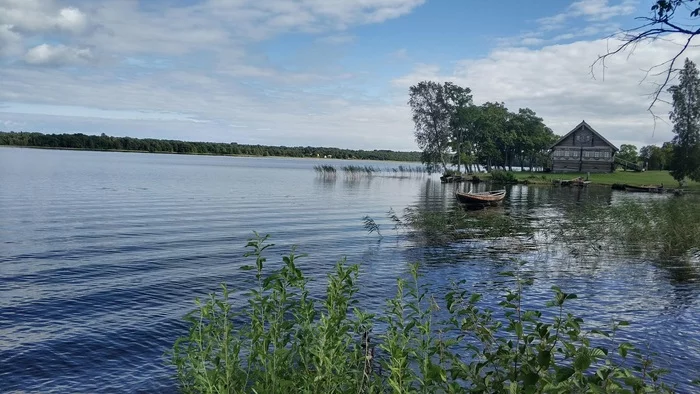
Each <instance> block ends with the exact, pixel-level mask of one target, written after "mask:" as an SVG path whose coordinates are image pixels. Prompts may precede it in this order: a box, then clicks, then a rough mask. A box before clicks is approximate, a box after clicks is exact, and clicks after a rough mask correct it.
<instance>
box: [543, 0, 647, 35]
mask: <svg viewBox="0 0 700 394" xmlns="http://www.w3.org/2000/svg"><path fill="white" fill-rule="evenodd" d="M636 5H637V1H636V0H623V1H621V2H619V3H616V4H610V1H609V0H578V1H575V2H573V3H571V5H570V6H569V7H568V8H567V10H566V11H565V12H562V13H560V14H556V15H553V16H548V17H545V18H540V19H539V20H538V23H539V24H540V25H541V27H542V29H543V30H554V29H558V28H561V27H563V26H564V25H565V23H566V22H567V21H568V20H570V19H573V18H584V19H585V20H587V21H592V22H601V21H606V20H609V19H611V18H614V17H616V16H621V15H630V14H632V13H634V12H635V10H636Z"/></svg>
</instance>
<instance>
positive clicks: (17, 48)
mask: <svg viewBox="0 0 700 394" xmlns="http://www.w3.org/2000/svg"><path fill="white" fill-rule="evenodd" d="M21 43H22V37H21V36H20V35H19V34H18V33H17V32H14V31H12V30H11V26H10V25H2V24H0V56H11V55H15V54H17V53H21V52H22V45H21Z"/></svg>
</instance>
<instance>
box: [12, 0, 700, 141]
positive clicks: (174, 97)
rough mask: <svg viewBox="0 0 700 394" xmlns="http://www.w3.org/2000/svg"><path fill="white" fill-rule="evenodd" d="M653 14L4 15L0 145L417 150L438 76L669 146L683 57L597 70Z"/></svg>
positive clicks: (149, 6)
mask: <svg viewBox="0 0 700 394" xmlns="http://www.w3.org/2000/svg"><path fill="white" fill-rule="evenodd" d="M652 3H653V1H652V0H580V1H563V0H537V1H532V2H530V1H522V0H502V1H476V0H141V1H137V0H0V130H5V131H9V130H15V131H19V130H25V131H41V132H46V133H54V132H59V133H62V132H82V133H86V134H100V133H107V134H109V135H119V136H133V137H153V138H174V139H184V140H196V141H217V142H231V141H236V142H239V143H261V144H275V145H277V144H280V145H315V146H337V147H343V148H361V149H395V150H414V149H416V145H415V143H414V140H413V124H412V122H411V117H410V112H409V109H408V107H407V105H406V102H407V100H408V93H407V92H408V87H409V86H411V85H412V84H414V83H416V82H418V81H420V80H424V79H436V80H440V81H453V82H455V83H458V84H461V85H463V86H468V87H470V88H471V89H472V90H473V93H474V98H475V101H476V102H477V103H482V102H485V101H502V102H504V103H505V104H506V106H507V107H509V108H510V109H511V110H517V109H518V108H520V107H529V108H531V109H533V110H534V111H536V112H537V113H538V114H539V115H540V116H542V117H543V118H544V120H545V122H546V123H547V125H548V126H550V127H551V128H553V129H554V131H555V132H556V133H558V134H564V133H566V132H568V131H569V130H570V128H572V127H573V126H575V125H576V124H577V123H579V122H580V121H581V120H583V119H585V120H586V121H587V122H588V123H589V124H591V125H592V126H593V127H594V128H596V129H597V130H598V131H600V132H601V133H603V134H604V135H605V136H606V137H608V139H609V140H611V141H612V142H613V143H615V144H617V145H620V144H623V143H634V144H636V145H645V144H650V143H657V144H659V143H661V142H663V141H667V140H669V139H670V138H671V137H672V134H671V133H670V125H669V124H668V123H667V122H668V121H667V118H668V116H667V114H668V110H669V108H668V106H667V105H664V104H659V105H657V106H656V107H655V112H656V114H657V115H659V116H661V118H662V119H661V120H658V121H656V123H655V122H654V118H653V117H652V115H650V114H649V113H648V112H647V111H646V109H647V106H648V105H649V103H650V97H649V96H648V95H649V93H651V92H652V91H653V90H654V85H653V83H654V82H655V81H654V78H653V77H651V78H647V79H644V77H645V75H646V71H645V70H648V69H649V68H650V67H652V66H654V65H655V64H658V63H660V62H662V61H664V60H667V59H668V58H669V57H670V56H671V55H672V54H673V51H674V50H677V49H678V45H677V44H676V43H674V42H672V41H656V42H655V43H652V44H649V45H641V46H638V47H637V48H636V49H635V51H634V52H633V53H631V54H629V53H626V54H624V55H621V56H617V57H616V58H614V59H612V60H610V61H609V62H608V63H607V64H606V66H607V67H606V69H605V72H604V73H603V69H602V68H600V67H598V68H594V69H593V71H594V72H593V74H592V73H591V68H590V66H591V64H592V63H593V62H594V61H595V60H596V58H597V56H598V55H599V54H603V53H605V51H606V49H607V48H610V47H614V46H615V45H616V42H615V41H612V40H609V39H606V37H607V36H609V35H610V34H611V33H613V32H615V31H617V30H619V29H620V28H629V27H632V26H634V24H635V23H636V22H635V21H634V17H635V16H641V15H648V12H649V8H650V6H651V4H652ZM688 55H689V56H690V57H691V58H694V59H696V60H700V53H699V52H698V50H692V51H690V52H689V53H688Z"/></svg>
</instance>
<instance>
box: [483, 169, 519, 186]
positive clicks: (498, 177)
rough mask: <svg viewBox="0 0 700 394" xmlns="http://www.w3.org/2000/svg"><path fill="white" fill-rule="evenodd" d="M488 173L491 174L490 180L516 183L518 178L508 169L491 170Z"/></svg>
mask: <svg viewBox="0 0 700 394" xmlns="http://www.w3.org/2000/svg"><path fill="white" fill-rule="evenodd" d="M489 175H491V180H492V181H493V182H498V183H518V179H517V178H516V177H515V174H513V173H512V172H509V171H504V170H491V172H489Z"/></svg>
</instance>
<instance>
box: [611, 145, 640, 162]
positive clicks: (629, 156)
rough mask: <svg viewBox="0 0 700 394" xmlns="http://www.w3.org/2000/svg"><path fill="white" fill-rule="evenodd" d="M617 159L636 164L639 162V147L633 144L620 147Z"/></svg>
mask: <svg viewBox="0 0 700 394" xmlns="http://www.w3.org/2000/svg"><path fill="white" fill-rule="evenodd" d="M616 156H617V158H618V159H620V160H624V161H628V162H630V163H634V164H636V163H637V162H638V161H639V155H638V154H637V146H635V145H631V144H622V145H620V151H619V152H618V153H617V155H616Z"/></svg>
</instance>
